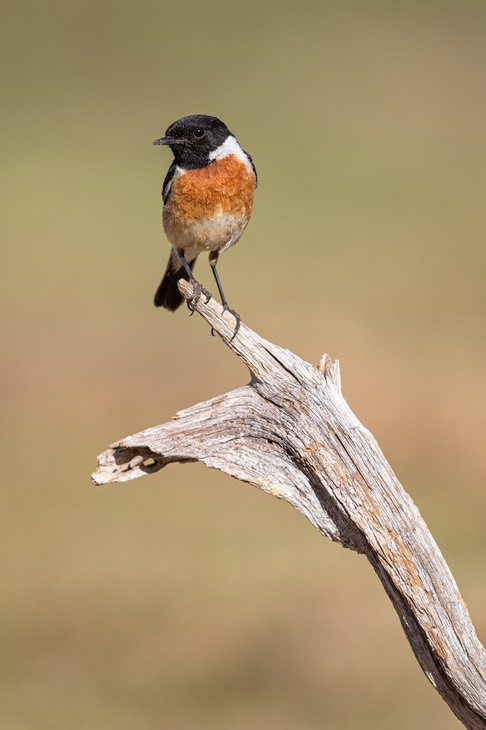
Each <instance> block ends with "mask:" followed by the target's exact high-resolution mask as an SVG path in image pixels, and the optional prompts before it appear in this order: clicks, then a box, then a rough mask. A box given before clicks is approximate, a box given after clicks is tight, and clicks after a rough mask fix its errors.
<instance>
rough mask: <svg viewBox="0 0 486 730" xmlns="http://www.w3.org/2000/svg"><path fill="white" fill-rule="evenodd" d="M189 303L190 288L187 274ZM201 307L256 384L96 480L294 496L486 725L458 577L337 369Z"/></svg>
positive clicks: (482, 673)
mask: <svg viewBox="0 0 486 730" xmlns="http://www.w3.org/2000/svg"><path fill="white" fill-rule="evenodd" d="M179 286H180V290H181V292H182V294H183V296H184V297H185V298H186V300H191V297H192V296H193V288H192V286H191V284H190V283H188V282H187V281H184V280H181V281H180V283H179ZM193 306H194V309H195V310H196V311H197V312H198V313H199V314H200V315H201V316H202V317H203V318H204V319H205V320H206V321H207V322H208V324H209V325H210V326H211V327H212V328H213V330H214V332H215V333H217V334H218V335H219V337H220V338H221V339H222V340H223V342H224V343H225V344H226V345H227V346H228V347H229V348H230V349H231V350H232V351H233V352H234V353H235V355H237V357H239V358H240V359H241V360H243V362H244V363H245V364H246V365H247V367H248V369H249V371H250V376H251V377H250V382H249V383H248V385H245V386H243V387H241V388H237V389H236V390H233V391H231V392H230V393H225V394H224V395H220V396H218V397H216V398H212V399H211V400H209V401H206V402H204V403H198V404H197V405H194V406H192V407H191V408H187V409H186V410H184V411H180V412H179V413H177V414H176V415H175V416H174V418H173V419H172V420H171V421H169V422H168V423H164V424H162V425H161V426H154V427H153V428H148V429H146V430H145V431H141V432H140V433H137V434H135V435H133V436H127V437H126V438H124V439H122V440H121V441H118V442H116V443H114V444H112V446H111V447H110V448H109V449H108V450H107V451H104V452H103V453H102V454H101V455H100V456H99V457H98V468H97V469H96V471H95V472H94V474H93V480H94V482H95V483H96V484H107V483H110V482H117V481H118V482H123V481H127V480H129V479H135V478H137V477H141V476H144V475H145V474H153V473H154V472H156V471H158V470H159V469H162V467H164V466H166V464H170V463H172V462H180V463H184V462H187V461H200V462H202V463H203V464H205V465H206V466H209V467H211V468H213V469H219V470H220V471H223V472H225V473H226V474H230V475H231V476H233V477H236V478H237V479H240V480H241V481H244V482H249V483H250V484H253V485H254V486H256V487H258V488H259V489H262V490H263V491H265V492H269V493H270V494H273V495H274V496H276V497H279V498H280V499H284V500H286V501H287V502H290V504H291V505H293V506H294V507H296V509H298V510H299V511H300V512H301V513H302V514H303V515H305V516H306V517H307V518H308V520H310V522H311V523H312V524H313V525H314V526H315V527H317V529H318V530H319V531H320V532H321V534H322V535H324V536H325V537H328V538H330V539H331V540H334V541H335V542H338V543H340V544H341V545H342V546H343V547H348V548H351V549H352V550H356V552H358V553H364V554H365V555H366V557H367V558H368V560H369V562H370V563H371V565H372V566H373V568H374V570H375V572H376V573H377V575H378V577H379V579H380V580H381V582H382V584H383V587H384V589H385V591H386V593H387V595H388V597H389V598H390V600H391V601H392V603H393V606H394V607H395V610H396V612H397V613H398V616H399V618H400V621H401V624H402V627H403V630H404V632H405V634H406V636H407V639H408V641H409V642H410V645H411V647H412V650H413V652H414V654H415V656H416V658H417V661H418V662H419V664H420V666H421V667H422V669H423V671H424V672H425V674H426V675H427V677H428V678H429V680H430V682H431V683H432V684H433V686H434V687H435V689H436V690H437V691H438V692H439V693H440V695H441V696H442V698H443V699H444V700H445V701H446V702H447V704H448V705H449V707H450V708H451V710H452V711H453V712H454V714H455V715H456V716H457V717H458V719H459V720H460V721H461V722H462V723H463V724H464V725H465V726H466V727H467V728H474V729H476V728H478V729H479V728H486V652H485V649H484V647H483V646H482V644H481V643H480V642H479V640H478V638H477V636H476V633H475V630H474V627H473V625H472V623H471V619H470V617H469V614H468V611H467V608H466V605H465V603H464V601H463V599H462V598H461V595H460V593H459V590H458V588H457V585H456V583H455V581H454V578H453V577H452V574H451V572H450V570H449V568H448V566H447V564H446V563H445V561H444V558H443V557H442V555H441V553H440V551H439V548H438V547H437V545H436V543H435V541H434V539H433V537H432V535H431V534H430V532H429V530H428V529H427V526H426V524H425V523H424V521H423V519H422V517H421V516H420V513H419V511H418V509H417V507H416V506H415V504H414V503H413V502H412V500H411V499H410V497H409V496H408V494H407V493H406V492H405V491H404V489H403V487H402V486H401V484H400V483H399V481H398V479H397V478H396V476H395V475H394V473H393V471H392V470H391V468H390V466H389V464H388V463H387V461H386V460H385V457H384V456H383V454H382V452H381V450H380V447H379V446H378V444H377V442H376V441H375V439H374V437H373V436H372V434H371V433H370V432H369V431H367V430H366V429H365V428H364V427H363V426H362V425H361V423H360V422H359V421H358V419H357V418H356V416H355V415H354V414H353V413H352V411H351V409H350V408H349V406H348V404H347V403H346V401H345V400H344V398H343V396H342V393H341V384H340V376H339V366H338V363H337V362H332V361H331V359H330V358H329V357H328V356H327V355H324V356H323V358H322V360H321V362H320V364H319V366H318V367H314V366H313V365H310V364H309V363H307V362H304V361H303V360H301V359H300V358H299V357H297V356H296V355H294V354H293V353H292V352H289V351H288V350H285V349H283V348H281V347H278V346H277V345H274V344H272V343H270V342H267V341H266V340H264V339H263V338H262V337H260V336H259V335H257V334H256V333H255V332H253V331H252V330H251V329H249V328H248V327H246V326H245V325H244V324H243V323H242V324H241V327H240V329H239V330H238V332H237V334H236V336H235V337H233V335H234V330H235V320H234V317H233V315H232V314H231V313H230V312H223V311H222V308H221V306H220V305H219V304H218V303H217V302H216V301H215V300H214V299H211V300H210V301H209V302H206V298H205V297H204V296H201V297H200V298H199V300H198V301H197V302H194V305H193Z"/></svg>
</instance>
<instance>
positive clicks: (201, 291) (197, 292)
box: [187, 279, 212, 317]
mask: <svg viewBox="0 0 486 730" xmlns="http://www.w3.org/2000/svg"><path fill="white" fill-rule="evenodd" d="M191 284H192V295H191V296H190V297H189V299H188V300H187V306H188V307H189V309H190V310H191V314H190V315H189V316H191V317H192V315H193V314H194V312H195V311H196V305H197V303H198V301H199V300H200V298H201V296H204V298H205V300H206V304H207V303H208V302H209V300H210V299H211V297H212V294H211V292H209V291H208V290H207V289H205V288H204V287H203V286H202V285H201V284H200V283H199V282H198V281H196V280H195V279H194V281H191Z"/></svg>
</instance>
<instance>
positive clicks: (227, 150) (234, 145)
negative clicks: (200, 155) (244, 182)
mask: <svg viewBox="0 0 486 730" xmlns="http://www.w3.org/2000/svg"><path fill="white" fill-rule="evenodd" d="M230 155H234V156H235V157H237V158H238V159H239V160H241V162H244V163H245V165H246V166H247V168H248V169H249V170H253V168H252V166H251V163H250V160H249V159H248V156H247V155H246V154H245V153H244V152H243V150H242V149H241V147H240V145H239V144H238V142H237V141H236V138H235V137H233V135H232V134H230V135H229V137H226V139H225V141H224V142H223V144H221V145H220V146H219V147H218V148H217V149H215V150H213V152H210V153H209V159H210V160H211V162H213V161H214V160H222V159H224V158H225V157H229V156H230Z"/></svg>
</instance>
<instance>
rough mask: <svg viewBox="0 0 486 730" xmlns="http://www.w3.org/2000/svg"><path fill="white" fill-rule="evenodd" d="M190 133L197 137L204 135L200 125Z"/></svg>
mask: <svg viewBox="0 0 486 730" xmlns="http://www.w3.org/2000/svg"><path fill="white" fill-rule="evenodd" d="M192 134H193V135H194V137H196V138H197V139H202V138H203V137H204V134H205V132H204V129H203V128H202V127H197V128H196V129H195V130H194V132H193V133H192Z"/></svg>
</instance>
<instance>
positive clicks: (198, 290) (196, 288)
mask: <svg viewBox="0 0 486 730" xmlns="http://www.w3.org/2000/svg"><path fill="white" fill-rule="evenodd" d="M175 252H176V254H177V256H178V258H179V261H180V262H181V264H182V266H183V267H184V270H185V272H186V274H187V275H188V277H189V281H190V283H191V284H192V287H193V294H192V297H191V298H190V299H188V300H187V306H188V307H189V309H190V310H191V315H192V314H194V308H195V306H196V304H197V303H198V301H199V297H200V296H201V294H204V296H205V297H206V303H207V302H209V300H210V299H211V293H210V292H208V291H207V290H206V289H204V288H203V287H202V286H201V284H200V283H199V282H198V281H196V279H195V278H194V274H193V273H192V269H191V267H190V266H189V264H188V263H187V259H186V257H185V256H184V250H183V249H182V248H176V249H175Z"/></svg>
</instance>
